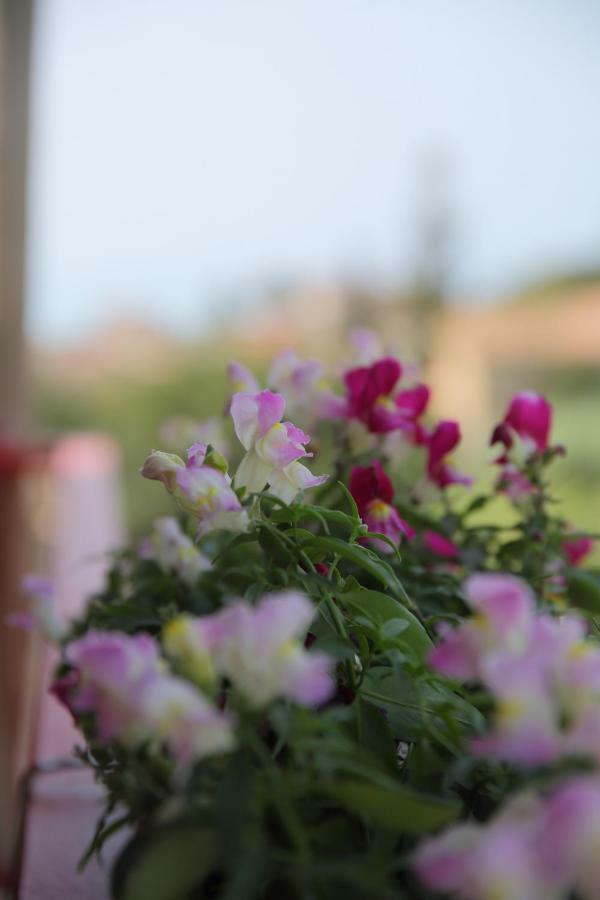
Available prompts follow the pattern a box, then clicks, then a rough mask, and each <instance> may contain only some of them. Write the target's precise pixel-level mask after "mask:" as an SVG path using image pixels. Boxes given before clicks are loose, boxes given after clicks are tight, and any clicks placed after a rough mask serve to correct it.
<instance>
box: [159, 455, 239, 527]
mask: <svg viewBox="0 0 600 900" xmlns="http://www.w3.org/2000/svg"><path fill="white" fill-rule="evenodd" d="M206 452H207V446H206V444H201V443H197V444H192V446H191V447H190V448H189V450H188V459H187V463H184V461H183V460H182V459H181V458H180V457H179V456H176V455H175V454H174V453H163V452H162V451H160V450H153V451H152V453H151V454H150V455H149V456H148V458H147V459H146V462H145V463H144V465H143V467H142V469H141V473H142V475H143V476H144V478H150V479H153V480H155V481H162V483H163V484H164V485H165V487H166V488H167V490H168V491H169V493H171V494H173V496H174V497H175V499H176V501H177V503H178V504H179V506H180V507H181V508H182V509H184V510H185V511H186V512H189V513H191V514H192V515H193V516H195V517H196V519H197V520H198V535H203V534H206V533H207V532H209V531H214V530H216V529H224V530H226V531H243V530H244V529H245V528H246V527H247V524H248V516H247V513H246V511H245V510H244V509H243V508H242V504H241V503H240V501H239V500H238V498H237V495H236V493H235V491H234V490H233V488H232V487H231V479H230V478H229V476H228V475H227V474H226V473H225V472H223V471H222V469H221V468H215V466H216V465H217V464H222V463H224V460H222V459H221V458H220V457H217V456H216V454H213V456H212V458H211V459H210V462H213V463H214V464H213V465H210V464H209V459H208V458H207V456H206ZM225 465H226V463H225Z"/></svg>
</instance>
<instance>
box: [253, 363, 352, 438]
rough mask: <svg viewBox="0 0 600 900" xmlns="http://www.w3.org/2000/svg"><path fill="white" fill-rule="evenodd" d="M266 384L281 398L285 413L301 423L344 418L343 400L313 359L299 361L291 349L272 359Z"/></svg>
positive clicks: (320, 366) (344, 404)
mask: <svg viewBox="0 0 600 900" xmlns="http://www.w3.org/2000/svg"><path fill="white" fill-rule="evenodd" d="M267 381H268V384H269V387H271V388H274V389H275V390H276V391H277V392H278V393H280V394H282V395H283V397H284V399H285V403H286V408H287V410H288V412H289V413H290V414H291V415H294V417H296V416H297V417H299V419H300V421H301V422H302V423H303V424H307V425H308V426H311V425H312V424H314V422H315V421H318V420H319V419H339V418H343V417H344V415H345V412H346V400H345V398H344V397H340V396H339V395H338V394H335V393H334V391H333V390H332V389H331V387H330V386H329V384H328V382H327V380H326V378H325V371H324V368H323V365H322V364H321V363H320V362H319V361H318V360H316V359H300V358H299V357H298V355H297V353H296V352H295V351H294V350H284V351H282V352H281V353H280V354H279V355H278V356H276V357H275V359H274V360H273V362H272V364H271V368H270V369H269V374H268V378H267Z"/></svg>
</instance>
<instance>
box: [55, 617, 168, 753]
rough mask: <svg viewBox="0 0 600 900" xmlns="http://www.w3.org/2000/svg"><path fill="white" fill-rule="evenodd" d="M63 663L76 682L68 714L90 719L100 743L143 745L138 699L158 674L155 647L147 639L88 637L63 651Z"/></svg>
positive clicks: (101, 634)
mask: <svg viewBox="0 0 600 900" xmlns="http://www.w3.org/2000/svg"><path fill="white" fill-rule="evenodd" d="M65 657H66V659H67V662H68V663H69V664H70V665H71V666H72V667H73V668H74V669H75V670H76V671H77V673H78V676H79V678H78V681H77V684H76V686H75V687H74V688H73V689H72V690H71V691H70V692H69V693H68V701H67V705H68V706H69V708H70V709H71V710H72V711H73V712H76V713H83V712H92V713H94V716H95V724H96V733H97V735H98V739H99V740H100V741H102V742H106V741H109V740H111V739H112V738H119V739H120V740H122V741H123V742H124V743H136V742H138V741H140V740H142V739H143V738H144V737H145V735H146V730H145V728H144V725H143V723H142V722H141V721H140V718H139V714H138V711H139V704H140V699H141V696H142V693H143V691H144V690H145V688H146V685H147V683H148V681H150V680H152V679H154V678H155V677H156V676H157V675H158V674H159V673H160V660H159V654H158V645H157V644H156V642H155V641H154V640H153V639H152V638H151V637H149V636H148V635H145V634H139V635H135V636H134V637H129V636H128V635H124V634H120V633H118V632H101V631H88V633H87V634H86V635H85V636H84V637H82V638H79V639H78V640H76V641H72V642H71V643H70V644H68V645H67V647H66V650H65Z"/></svg>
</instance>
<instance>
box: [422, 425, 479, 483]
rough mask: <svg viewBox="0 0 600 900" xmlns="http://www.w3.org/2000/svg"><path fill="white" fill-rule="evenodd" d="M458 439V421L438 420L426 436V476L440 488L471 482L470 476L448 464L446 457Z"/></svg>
mask: <svg viewBox="0 0 600 900" xmlns="http://www.w3.org/2000/svg"><path fill="white" fill-rule="evenodd" d="M459 441H460V427H459V425H458V422H451V421H443V422H439V423H438V424H437V425H436V427H435V428H434V430H433V431H432V433H431V434H430V435H429V436H428V438H427V476H428V478H429V479H430V481H433V482H434V483H435V484H437V485H438V487H440V488H445V487H448V485H450V484H465V485H468V484H471V482H472V478H470V477H469V476H468V475H463V474H461V473H460V472H457V471H456V469H453V468H451V467H450V466H449V465H448V462H447V460H446V457H447V456H448V454H449V453H451V452H452V450H454V448H455V447H456V446H457V444H458V443H459Z"/></svg>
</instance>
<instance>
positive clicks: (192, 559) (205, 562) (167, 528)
mask: <svg viewBox="0 0 600 900" xmlns="http://www.w3.org/2000/svg"><path fill="white" fill-rule="evenodd" d="M140 556H141V557H142V558H143V559H153V560H155V561H156V562H157V563H158V565H159V566H160V567H161V568H162V569H164V571H165V572H168V571H170V570H173V571H175V572H176V573H177V574H178V575H179V577H180V578H181V579H183V581H186V582H187V583H188V584H194V583H195V582H196V581H197V579H198V576H199V575H200V574H201V573H202V572H205V571H206V570H207V569H210V566H211V563H210V560H209V559H207V557H206V556H204V554H203V553H201V552H200V550H198V548H197V547H195V546H194V544H193V542H192V541H191V540H190V538H189V537H188V536H187V535H186V534H184V533H183V531H182V530H181V528H180V526H179V522H178V521H177V519H175V518H173V517H170V516H163V517H161V518H159V519H156V520H155V522H154V529H153V531H152V534H151V535H150V536H149V537H148V538H146V540H145V541H144V542H143V543H142V546H141V548H140Z"/></svg>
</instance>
